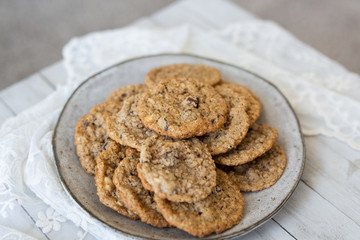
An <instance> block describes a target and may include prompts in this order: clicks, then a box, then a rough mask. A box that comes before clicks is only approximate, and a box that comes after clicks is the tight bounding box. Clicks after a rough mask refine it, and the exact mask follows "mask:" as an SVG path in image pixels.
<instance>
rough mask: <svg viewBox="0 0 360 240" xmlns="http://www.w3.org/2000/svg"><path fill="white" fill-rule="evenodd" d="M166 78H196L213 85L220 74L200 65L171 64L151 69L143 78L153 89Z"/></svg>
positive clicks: (219, 78) (219, 77)
mask: <svg viewBox="0 0 360 240" xmlns="http://www.w3.org/2000/svg"><path fill="white" fill-rule="evenodd" d="M167 78H196V79H198V80H199V81H200V82H203V83H205V84H209V85H215V84H217V83H219V82H220V81H221V76H220V72H219V71H218V70H216V69H215V68H212V67H209V66H205V65H201V64H200V65H191V64H173V65H168V66H162V67H159V68H154V69H152V70H151V71H150V72H149V73H148V74H147V76H146V78H145V84H146V85H147V86H149V87H153V86H155V85H156V84H157V83H159V82H161V81H162V80H164V79H167Z"/></svg>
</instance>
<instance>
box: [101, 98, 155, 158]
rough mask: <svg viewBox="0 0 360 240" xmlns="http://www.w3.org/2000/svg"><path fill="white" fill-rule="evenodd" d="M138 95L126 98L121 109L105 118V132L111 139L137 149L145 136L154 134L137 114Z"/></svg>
mask: <svg viewBox="0 0 360 240" xmlns="http://www.w3.org/2000/svg"><path fill="white" fill-rule="evenodd" d="M140 96H141V95H140V94H138V95H135V96H131V97H129V98H128V99H126V100H125V101H124V103H123V107H122V109H121V111H120V112H118V114H116V115H113V116H112V117H109V118H108V119H107V120H106V128H107V132H108V135H109V137H110V138H111V139H113V140H114V141H116V142H117V143H119V144H122V145H126V146H129V147H132V148H135V149H137V150H138V151H140V148H141V145H142V143H143V142H144V141H145V140H146V139H147V138H149V137H151V136H153V135H155V132H154V131H152V130H150V129H147V128H146V127H145V126H144V124H143V123H142V122H141V120H140V118H139V116H138V114H137V110H136V106H137V104H138V101H139V98H140Z"/></svg>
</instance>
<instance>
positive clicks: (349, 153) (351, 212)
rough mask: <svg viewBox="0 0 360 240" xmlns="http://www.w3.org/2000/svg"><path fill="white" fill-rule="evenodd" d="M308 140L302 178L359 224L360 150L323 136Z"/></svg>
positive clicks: (307, 138) (308, 138)
mask: <svg viewBox="0 0 360 240" xmlns="http://www.w3.org/2000/svg"><path fill="white" fill-rule="evenodd" d="M305 139H306V146H307V162H306V165H305V171H304V174H303V177H302V179H303V181H304V182H305V183H306V184H308V185H309V186H310V187H311V188H312V189H314V190H315V191H316V192H318V193H319V194H320V195H321V196H322V197H324V198H325V199H327V201H329V202H330V203H331V204H332V205H334V206H335V207H336V208H337V209H339V210H340V211H341V212H343V213H344V214H345V215H346V216H348V217H349V218H351V219H352V220H354V221H355V222H356V223H357V224H358V225H360V208H359V206H360V188H359V183H360V152H359V151H356V150H354V149H352V148H351V147H349V146H347V145H346V144H343V143H340V142H339V141H338V140H335V139H331V138H327V137H324V136H316V137H306V138H305ZM345 156H346V157H345Z"/></svg>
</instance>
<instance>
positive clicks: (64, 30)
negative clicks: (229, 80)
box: [0, 0, 360, 89]
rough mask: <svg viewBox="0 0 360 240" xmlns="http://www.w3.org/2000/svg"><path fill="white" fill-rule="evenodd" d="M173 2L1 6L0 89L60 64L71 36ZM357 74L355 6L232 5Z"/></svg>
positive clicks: (8, 0)
mask: <svg viewBox="0 0 360 240" xmlns="http://www.w3.org/2000/svg"><path fill="white" fill-rule="evenodd" d="M195 1H196V0H195ZM173 2H175V1H174V0H83V1H82V0H59V1H55V0H1V1H0V89H3V88H5V87H7V86H9V85H11V84H13V83H15V82H17V81H20V80H22V79H23V78H25V77H27V76H29V75H30V74H32V73H34V72H37V71H38V70H40V69H41V68H44V67H46V66H48V65H50V64H52V63H54V62H56V61H58V60H60V59H61V49H62V47H63V45H64V44H66V43H67V41H69V40H70V39H71V38H72V37H74V36H81V35H83V34H86V33H88V32H92V31H98V30H105V29H112V28H119V27H122V26H125V25H127V24H129V23H131V22H133V21H135V20H137V19H139V18H141V17H144V16H146V15H150V14H152V13H154V12H156V11H157V10H159V9H161V8H162V7H165V6H167V5H169V4H171V3H173ZM233 2H234V3H236V4H238V5H240V6H241V7H243V8H245V9H247V10H249V11H250V12H252V13H254V14H255V15H257V16H259V17H261V18H263V19H269V20H273V21H275V22H277V23H278V24H280V25H281V26H283V27H284V28H285V29H287V30H289V31H290V32H291V33H293V34H294V35H295V36H296V37H297V38H299V39H300V40H302V41H303V42H305V43H307V44H309V45H311V46H312V47H314V48H315V49H317V50H318V51H320V52H322V53H324V54H325V55H327V56H329V57H330V58H332V59H334V60H336V61H338V62H340V63H342V64H343V65H344V66H345V67H346V68H348V69H349V70H350V71H353V72H356V73H360V64H359V62H360V1H358V0H343V1H339V0H316V1H313V0H301V1H289V0H261V1H254V0H233Z"/></svg>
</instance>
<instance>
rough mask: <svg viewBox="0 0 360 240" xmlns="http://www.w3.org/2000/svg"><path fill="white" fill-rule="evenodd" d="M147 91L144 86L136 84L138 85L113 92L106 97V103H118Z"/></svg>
mask: <svg viewBox="0 0 360 240" xmlns="http://www.w3.org/2000/svg"><path fill="white" fill-rule="evenodd" d="M146 90H147V87H146V85H144V84H138V85H128V86H124V87H121V88H118V89H116V90H114V91H113V92H112V93H110V95H109V96H108V98H107V100H106V101H118V102H123V101H125V100H126V99H127V98H128V97H131V96H134V95H136V94H139V93H143V92H145V91H146Z"/></svg>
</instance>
